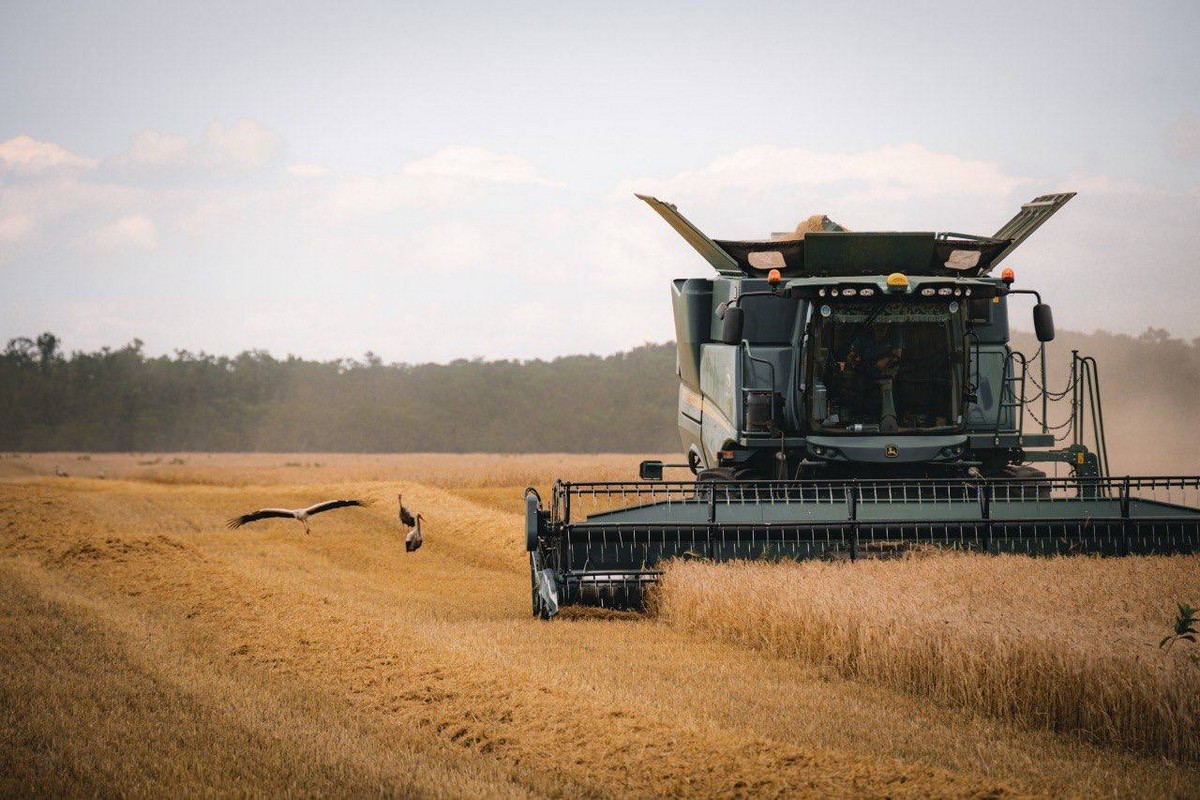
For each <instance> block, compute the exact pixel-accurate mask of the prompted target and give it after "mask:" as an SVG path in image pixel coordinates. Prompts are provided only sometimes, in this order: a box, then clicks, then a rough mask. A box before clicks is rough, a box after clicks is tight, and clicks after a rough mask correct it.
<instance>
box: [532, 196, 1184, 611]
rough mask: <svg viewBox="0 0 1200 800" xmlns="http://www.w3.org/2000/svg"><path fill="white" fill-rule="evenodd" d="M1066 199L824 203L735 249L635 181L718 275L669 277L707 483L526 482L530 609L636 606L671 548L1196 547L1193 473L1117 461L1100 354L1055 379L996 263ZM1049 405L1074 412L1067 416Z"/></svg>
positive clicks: (755, 553) (820, 553)
mask: <svg viewBox="0 0 1200 800" xmlns="http://www.w3.org/2000/svg"><path fill="white" fill-rule="evenodd" d="M1073 196H1074V194H1073V193H1067V194H1052V195H1045V196H1043V197H1038V198H1036V199H1034V200H1033V201H1031V202H1029V203H1027V204H1025V205H1024V206H1022V207H1021V209H1020V211H1019V212H1018V213H1017V214H1016V215H1015V216H1014V217H1013V218H1012V219H1011V220H1010V221H1009V222H1008V223H1007V224H1005V225H1004V226H1003V227H1001V228H1000V230H999V231H997V232H996V233H995V234H994V235H992V236H972V235H966V234H958V233H928V232H884V233H863V232H852V231H848V230H845V229H844V228H842V227H841V226H839V225H837V224H836V223H833V222H832V221H830V220H829V219H828V218H827V217H819V218H818V217H814V218H812V220H810V222H812V221H816V222H815V224H812V225H809V226H807V228H806V230H805V231H804V232H802V233H794V234H777V235H775V236H774V237H773V238H772V239H770V240H759V241H733V240H717V239H711V238H709V237H708V236H707V235H705V234H704V233H703V232H702V231H700V230H699V229H698V228H697V227H696V226H694V225H693V224H692V223H691V222H689V221H688V220H687V219H686V218H685V217H684V216H683V215H682V214H680V213H679V211H678V209H676V208H675V207H674V206H672V205H670V204H668V203H664V202H663V201H661V200H658V199H656V198H653V197H646V196H641V195H639V198H640V199H641V200H643V201H645V202H646V203H647V204H648V205H649V206H650V207H651V208H652V209H654V211H655V212H657V213H658V214H659V215H660V216H661V217H662V218H663V219H664V220H666V222H667V223H668V224H669V225H670V226H671V227H672V228H673V229H674V230H675V231H676V232H678V233H679V234H680V235H681V236H682V237H683V239H684V240H685V241H686V242H687V243H688V244H689V245H691V246H692V247H693V248H694V249H695V250H696V251H697V252H698V253H699V254H700V255H701V256H702V257H703V258H704V259H705V260H706V261H707V262H708V263H709V264H710V265H712V267H713V268H714V269H715V270H716V272H717V275H716V277H713V278H680V279H677V280H675V281H673V282H672V287H671V300H672V307H673V310H674V316H675V335H676V345H677V348H678V352H677V369H676V372H677V376H678V378H679V394H678V416H677V419H678V425H679V434H680V439H681V442H682V445H683V450H684V453H685V454H686V458H687V463H686V465H684V466H686V467H689V468H690V469H691V472H692V473H693V475H694V479H693V480H688V481H675V482H664V481H662V480H661V478H662V475H663V469H664V467H668V466H673V467H678V466H680V465H664V464H662V463H661V462H655V461H650V462H643V463H642V466H641V470H640V475H641V478H642V479H643V480H642V481H639V482H628V483H606V484H595V483H591V484H581V483H564V482H559V483H557V484H556V485H555V487H554V489H553V496H552V497H551V498H550V500H549V503H548V506H549V507H548V508H543V506H542V502H541V498H540V497H539V496H537V494H536V493H535V492H534V493H530V494H527V546H528V549H529V552H530V563H531V570H532V576H533V577H532V587H533V588H532V595H533V609H534V613H535V614H538V615H540V616H552V615H553V614H554V613H556V612H557V610H558V608H559V607H560V606H561V605H569V604H573V603H587V604H596V605H605V606H615V607H638V606H640V605H641V604H642V602H643V598H644V593H645V590H646V589H647V588H648V587H649V586H651V585H652V584H653V583H654V581H655V580H656V579H657V575H658V573H659V569H660V566H659V565H660V563H661V562H662V561H663V560H665V559H668V558H673V557H686V558H694V557H700V558H707V559H712V560H725V559H730V558H770V559H781V558H788V559H802V558H814V557H824V558H830V557H848V558H851V559H855V558H859V557H862V556H865V555H887V554H895V553H897V552H901V551H903V550H904V549H905V548H907V547H910V546H912V545H913V544H915V543H923V544H929V545H935V546H949V547H955V548H961V549H968V550H981V551H984V552H1025V553H1060V552H1100V553H1124V552H1178V551H1188V552H1191V551H1193V550H1194V549H1195V548H1196V546H1197V540H1198V536H1200V511H1197V510H1196V508H1195V507H1194V503H1192V502H1185V503H1180V502H1178V501H1179V500H1180V499H1182V498H1181V497H1180V495H1181V494H1183V493H1184V492H1194V491H1196V490H1197V489H1200V486H1198V483H1200V479H1196V478H1169V479H1168V478H1122V479H1114V478H1112V477H1111V476H1109V475H1108V454H1107V446H1106V442H1105V436H1104V419H1103V406H1102V404H1101V401H1100V392H1099V375H1098V369H1097V365H1096V363H1095V361H1094V360H1093V359H1091V358H1088V357H1081V356H1079V354H1078V353H1073V354H1072V361H1071V366H1070V376H1069V378H1068V381H1067V385H1066V388H1065V389H1064V390H1062V391H1058V392H1052V391H1051V390H1049V389H1048V388H1047V387H1048V384H1047V375H1046V357H1045V345H1046V343H1047V342H1049V341H1051V340H1053V338H1054V323H1053V318H1052V314H1051V311H1050V307H1049V306H1048V305H1046V304H1045V303H1043V302H1042V298H1041V296H1040V294H1038V293H1037V292H1036V291H1034V290H1028V289H1017V288H1014V280H1015V276H1014V274H1013V271H1012V270H1011V269H1009V268H1007V267H1006V268H1003V269H1000V264H1001V262H1003V261H1004V260H1005V259H1006V258H1007V256H1008V255H1009V254H1010V253H1011V252H1012V251H1013V250H1014V249H1016V247H1018V246H1019V245H1020V244H1021V243H1022V242H1023V241H1024V240H1025V239H1026V238H1028V237H1029V235H1030V234H1032V233H1033V232H1034V231H1035V230H1036V229H1037V228H1038V227H1040V226H1041V225H1042V224H1043V223H1044V222H1045V221H1046V220H1047V219H1049V218H1050V217H1051V216H1052V215H1053V214H1054V213H1055V212H1057V211H1058V210H1059V209H1060V208H1062V207H1063V205H1065V204H1066V203H1067V202H1068V201H1069V200H1070V199H1071V198H1072V197H1073ZM1020 295H1031V296H1032V297H1033V299H1034V300H1035V304H1034V306H1033V323H1034V329H1035V332H1036V335H1037V339H1038V341H1039V347H1038V350H1037V352H1036V353H1034V354H1033V355H1031V356H1026V355H1024V354H1022V353H1021V352H1019V351H1017V350H1014V349H1013V348H1012V347H1011V345H1010V343H1009V310H1010V309H1009V306H1010V302H1012V301H1015V300H1016V298H1017V297H1018V296H1020ZM1034 362H1037V363H1036V365H1035V364H1034ZM1035 367H1036V370H1035ZM1039 378H1040V379H1039ZM1028 384H1033V386H1034V388H1035V389H1036V393H1033V392H1028V391H1027V386H1028ZM1031 394H1032V395H1033V396H1030V395H1031ZM1052 400H1058V401H1059V402H1062V403H1068V404H1069V417H1068V419H1067V422H1065V423H1064V424H1063V425H1062V426H1059V428H1060V429H1058V430H1056V429H1055V428H1053V427H1051V426H1050V424H1049V420H1050V418H1051V415H1050V413H1049V411H1050V409H1049V404H1050V402H1051V401H1052ZM1039 411H1040V413H1039ZM1027 418H1032V419H1035V420H1037V425H1036V426H1035V427H1036V430H1032V431H1027V430H1026V428H1027ZM1047 463H1057V464H1059V465H1061V471H1063V472H1065V473H1066V474H1065V476H1064V477H1054V478H1051V477H1049V476H1048V475H1047V473H1046V471H1045V470H1043V469H1040V468H1038V467H1037V466H1034V465H1035V464H1047ZM1056 471H1057V470H1056ZM1163 493H1165V494H1166V495H1167V498H1166V499H1165V500H1164V499H1160V498H1159V495H1160V494H1163ZM1190 500H1194V498H1189V501H1190Z"/></svg>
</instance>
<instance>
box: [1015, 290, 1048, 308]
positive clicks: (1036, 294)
mask: <svg viewBox="0 0 1200 800" xmlns="http://www.w3.org/2000/svg"><path fill="white" fill-rule="evenodd" d="M1006 294H1031V295H1033V299H1034V300H1037V302H1038V305H1041V303H1042V293H1041V292H1039V291H1038V290H1037V289H1009V290H1008V292H1007V293H1006Z"/></svg>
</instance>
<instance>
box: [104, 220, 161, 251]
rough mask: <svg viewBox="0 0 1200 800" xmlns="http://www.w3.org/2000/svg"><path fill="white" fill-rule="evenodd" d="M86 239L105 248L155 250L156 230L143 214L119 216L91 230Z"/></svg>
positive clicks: (156, 241) (156, 244) (156, 247)
mask: <svg viewBox="0 0 1200 800" xmlns="http://www.w3.org/2000/svg"><path fill="white" fill-rule="evenodd" d="M87 240H88V241H89V242H91V243H92V244H95V245H96V246H98V247H101V248H103V249H105V250H126V249H132V250H157V249H158V230H157V228H156V227H155V225H154V220H152V219H150V218H149V217H147V216H145V215H144V214H136V215H133V216H129V217H121V218H120V219H118V220H117V221H116V222H113V223H111V224H108V225H105V226H103V227H100V228H96V229H95V230H93V231H91V232H90V233H89V234H88V236H87Z"/></svg>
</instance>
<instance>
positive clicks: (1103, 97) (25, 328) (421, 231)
mask: <svg viewBox="0 0 1200 800" xmlns="http://www.w3.org/2000/svg"><path fill="white" fill-rule="evenodd" d="M1198 39H1200V4H1197V3H1194V2H1180V3H1146V2H1142V3H1102V2H1087V3H1072V2H1062V3H1044V2H1037V3H1026V2H1014V1H1013V0H1008V1H1007V2H1003V3H972V4H962V3H953V2H916V3H898V2H893V3H872V2H860V3H855V2H846V3H828V2H826V3H799V2H792V3H771V2H757V3H756V2H738V3H686V4H685V3H670V2H661V3H655V4H647V3H625V2H609V3H586V4H585V3H563V2H558V3H524V2H509V3H504V4H482V3H454V2H438V3H407V4H403V3H386V4H385V3H350V2H339V3H324V4H317V3H305V2H288V3H245V2H238V3H224V2H205V3H195V4H191V3H171V4H167V3H157V2H155V3H149V2H147V3H132V2H131V3H119V2H118V3H103V4H101V3H74V4H73V3H56V2H36V3H34V2H21V1H20V0H8V1H7V2H4V3H0V286H2V287H3V289H2V291H0V342H3V341H7V340H8V339H10V338H12V337H16V336H31V337H32V336H36V335H37V334H38V333H41V332H42V331H52V332H54V333H56V334H58V335H59V336H60V337H61V338H62V339H63V340H64V345H65V347H66V348H67V349H68V350H94V349H98V348H100V347H103V346H111V347H119V346H121V345H123V344H125V343H126V342H129V341H130V340H132V339H134V338H139V339H141V340H143V341H144V342H145V348H146V350H147V351H148V352H151V353H171V352H173V351H176V350H188V351H191V352H201V351H203V352H208V353H216V354H233V353H237V352H240V351H242V350H247V349H255V348H257V349H265V350H269V351H271V352H272V353H275V354H276V355H284V354H295V355H299V356H304V357H310V358H321V359H330V358H338V357H344V356H345V357H360V356H361V355H362V354H364V353H366V352H367V351H370V352H373V353H375V354H378V355H379V356H381V357H382V358H383V359H384V360H385V361H403V362H426V361H448V360H452V359H456V358H476V357H482V358H489V359H492V358H521V359H529V358H549V357H553V356H557V355H562V354H568V353H584V352H588V353H612V352H616V351H619V350H623V349H627V348H629V347H634V346H637V345H639V344H642V343H644V342H648V341H665V340H668V339H670V338H672V336H673V324H672V320H671V312H670V304H669V281H670V279H671V278H674V277H686V276H706V275H710V274H711V269H710V268H709V267H708V265H707V263H706V262H704V261H703V260H701V259H700V257H699V256H697V255H696V254H695V253H694V251H692V250H691V249H690V248H689V247H688V246H687V245H686V244H684V243H683V242H682V240H680V239H679V238H678V237H677V236H676V235H675V234H674V233H673V232H672V231H671V230H670V229H669V228H668V227H667V226H666V225H665V224H664V223H663V222H662V220H661V219H659V218H658V217H657V216H656V215H655V214H654V213H653V212H652V211H651V210H650V209H649V208H647V207H645V206H644V205H643V204H641V203H640V202H639V201H637V200H636V199H634V197H633V193H634V192H635V191H639V192H648V193H651V194H655V195H657V196H659V197H662V198H663V199H666V200H668V201H670V202H673V203H675V204H677V205H678V206H679V208H680V210H681V211H683V213H684V214H686V215H687V216H688V217H689V218H690V219H691V220H692V221H693V222H695V223H696V224H697V225H698V226H699V227H700V228H702V229H703V230H705V231H706V232H707V233H709V234H710V235H711V236H714V237H716V238H765V237H766V236H767V234H769V233H770V232H771V231H781V230H787V229H789V228H791V227H793V226H794V225H795V224H796V223H797V222H798V221H799V220H802V219H804V218H806V217H808V216H809V215H811V214H814V213H821V214H828V215H829V216H830V217H831V218H833V219H834V220H836V221H838V222H840V223H841V224H843V225H845V226H846V227H848V228H851V229H854V230H935V231H961V232H967V233H977V234H988V233H991V232H994V231H995V230H997V229H998V228H999V227H1000V226H1001V225H1002V224H1003V223H1004V222H1005V221H1006V220H1007V219H1008V218H1009V217H1011V216H1012V214H1013V213H1015V211H1016V210H1017V209H1018V208H1019V206H1020V204H1021V203H1022V202H1025V201H1027V200H1029V199H1031V198H1033V197H1035V196H1037V195H1040V194H1044V193H1047V192H1053V191H1077V192H1079V195H1078V196H1077V197H1076V198H1075V199H1074V200H1072V201H1071V202H1070V203H1069V204H1068V205H1067V206H1066V207H1065V208H1064V209H1063V210H1062V211H1060V212H1059V214H1058V215H1057V216H1056V217H1055V218H1054V219H1053V220H1052V221H1050V222H1049V223H1047V224H1046V225H1045V226H1044V227H1043V228H1041V229H1040V230H1039V231H1038V232H1037V233H1036V234H1035V235H1034V236H1033V237H1032V238H1031V239H1030V240H1029V241H1028V242H1026V243H1025V245H1023V246H1022V247H1021V249H1020V250H1019V251H1017V252H1016V253H1015V254H1014V255H1013V256H1011V257H1010V259H1009V261H1008V262H1006V263H1007V264H1008V265H1010V266H1012V267H1013V268H1014V269H1015V270H1016V271H1017V280H1018V286H1023V287H1025V288H1037V289H1039V290H1041V292H1042V294H1043V297H1044V298H1045V299H1046V300H1047V301H1048V302H1050V303H1051V304H1052V305H1053V307H1054V309H1055V319H1056V322H1057V324H1058V326H1059V327H1061V328H1070V329H1074V330H1083V331H1091V330H1095V329H1103V330H1110V331H1117V332H1125V333H1138V332H1141V331H1144V330H1145V329H1146V328H1147V327H1151V326H1153V327H1157V328H1166V329H1168V330H1169V331H1171V332H1172V333H1173V334H1175V335H1177V336H1181V337H1184V338H1187V339H1191V338H1194V337H1200V313H1197V312H1200V302H1198V301H1197V299H1196V298H1197V288H1196V285H1195V284H1196V279H1197V277H1198V276H1200V269H1198V267H1200V255H1198V254H1200V225H1198V224H1197V223H1198V222H1200V60H1197V59H1196V57H1195V42H1196V41H1197V40H1198ZM1017 313H1024V312H1017ZM1015 323H1016V326H1017V327H1022V328H1025V329H1028V328H1030V327H1031V323H1030V321H1029V320H1025V319H1023V318H1018V319H1016V320H1015Z"/></svg>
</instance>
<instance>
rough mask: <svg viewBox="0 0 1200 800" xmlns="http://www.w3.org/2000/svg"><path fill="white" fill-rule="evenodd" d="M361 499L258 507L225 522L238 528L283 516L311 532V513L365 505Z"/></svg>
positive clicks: (305, 530)
mask: <svg viewBox="0 0 1200 800" xmlns="http://www.w3.org/2000/svg"><path fill="white" fill-rule="evenodd" d="M365 505H366V502H365V501H363V500H326V501H325V502H324V503H317V504H316V505H314V506H309V507H308V508H260V509H259V510H258V511H255V512H253V513H250V514H242V515H241V516H240V517H234V518H233V519H231V520H229V522H228V523H227V524H228V525H229V527H230V528H240V527H242V526H243V525H245V524H246V523H248V522H257V521H258V520H260V519H270V518H271V517H283V518H291V519H298V520H300V521H301V522H303V523H304V532H305V533H312V530H311V529H310V528H309V527H308V518H309V517H311V516H312V515H313V514H320V513H321V512H323V511H332V510H333V509H335V508H346V507H347V506H365Z"/></svg>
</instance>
